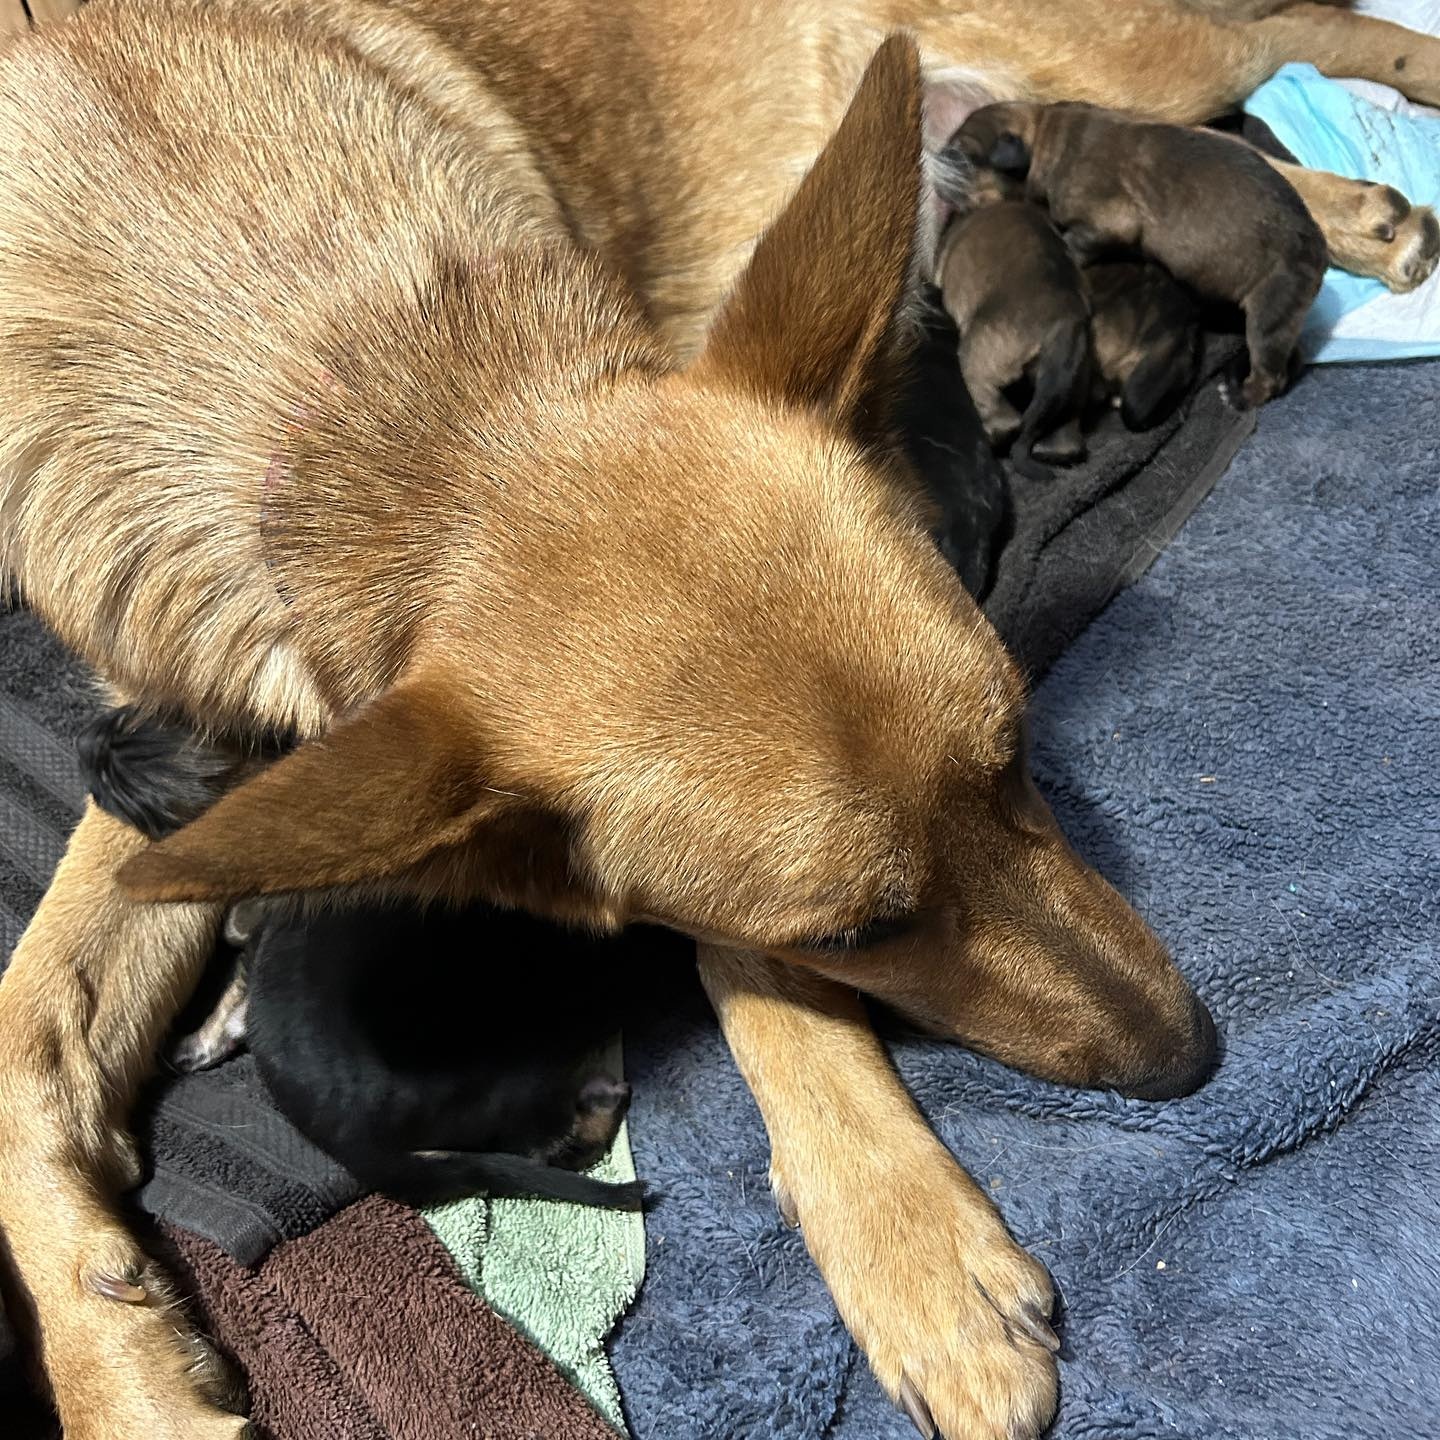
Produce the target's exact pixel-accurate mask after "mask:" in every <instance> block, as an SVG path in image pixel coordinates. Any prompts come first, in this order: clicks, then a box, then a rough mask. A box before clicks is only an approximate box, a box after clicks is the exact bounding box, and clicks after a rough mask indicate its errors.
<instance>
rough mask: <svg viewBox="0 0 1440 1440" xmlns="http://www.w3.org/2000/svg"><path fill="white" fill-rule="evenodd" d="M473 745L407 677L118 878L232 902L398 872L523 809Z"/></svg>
mask: <svg viewBox="0 0 1440 1440" xmlns="http://www.w3.org/2000/svg"><path fill="white" fill-rule="evenodd" d="M479 751H480V745H479V742H478V737H477V736H475V735H473V734H471V733H469V732H468V730H467V727H466V726H465V725H464V724H463V723H462V721H461V720H460V717H459V716H458V714H457V712H456V709H455V707H454V706H453V703H452V702H451V701H450V700H449V698H448V697H447V695H446V694H445V693H444V692H443V691H442V689H441V687H440V686H438V685H431V684H424V683H414V682H412V683H402V684H400V685H397V686H396V687H395V688H393V689H391V690H389V691H387V692H386V693H385V694H384V695H382V696H381V697H380V698H379V699H378V700H375V701H373V702H371V703H370V704H369V705H367V706H365V707H364V708H363V709H362V710H360V711H359V712H358V713H357V714H356V715H355V716H354V717H353V718H350V719H347V720H345V721H342V722H341V723H340V724H338V725H337V726H336V727H335V728H334V729H333V730H332V731H330V733H329V734H327V735H326V736H324V738H322V739H319V740H313V741H309V742H307V743H306V744H303V745H301V746H300V747H299V748H298V749H297V750H295V751H294V752H292V753H291V754H290V755H288V756H286V757H285V758H284V759H282V760H279V761H277V762H276V763H275V764H274V765H272V766H270V767H269V768H268V769H266V770H264V771H262V772H261V773H260V774H259V775H258V776H256V777H255V779H253V780H251V781H249V782H248V783H246V784H244V785H241V786H240V787H239V788H237V789H236V790H233V791H232V792H231V793H230V794H229V795H226V796H225V797H224V798H223V799H222V800H220V801H219V802H218V803H217V804H216V805H214V806H213V807H212V808H211V809H210V810H207V811H206V812H205V814H203V815H202V816H201V817H200V818H199V819H198V820H196V821H194V823H193V824H190V825H187V826H185V827H184V828H183V829H181V830H177V831H176V832H175V833H174V834H173V835H171V836H169V837H168V838H167V839H165V840H163V841H161V842H160V843H159V844H156V845H152V846H151V847H150V848H149V849H148V850H144V851H142V852H141V853H140V854H139V855H136V856H134V857H133V858H132V859H131V860H130V861H129V862H128V863H127V864H126V865H124V866H123V867H122V868H121V871H120V877H119V878H120V885H121V888H122V889H123V890H124V891H125V892H126V893H127V894H128V895H130V896H132V897H134V898H135V899H141V900H233V899H238V898H240V897H241V896H246V895H267V894H275V893H279V892H285V891H298V890H317V889H324V888H327V887H330V886H336V885H353V884H359V883H361V882H364V881H367V880H374V879H379V878H381V877H383V876H387V875H395V874H397V873H399V872H400V871H403V870H406V869H408V868H409V867H410V866H413V865H415V864H417V863H419V862H420V861H422V860H424V859H425V858H426V857H427V856H429V855H432V854H433V853H434V852H435V851H437V850H440V849H442V848H444V847H446V846H451V845H456V844H458V843H460V842H462V841H465V840H468V839H470V838H471V837H472V836H473V835H475V833H476V832H477V831H479V830H480V829H481V828H482V827H485V826H493V825H496V824H497V823H498V824H502V825H503V824H504V823H505V822H506V821H513V819H514V818H515V815H514V812H516V811H519V810H521V809H522V808H523V802H522V801H521V800H520V799H519V798H518V797H516V796H513V795H509V794H506V793H504V792H502V791H500V790H497V789H492V788H490V787H489V786H487V784H486V783H485V779H484V776H483V774H482V773H481V766H482V763H483V757H482V756H481V755H480V753H479Z"/></svg>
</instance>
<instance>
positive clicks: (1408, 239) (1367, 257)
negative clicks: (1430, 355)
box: [1267, 157, 1440, 294]
mask: <svg viewBox="0 0 1440 1440" xmlns="http://www.w3.org/2000/svg"><path fill="white" fill-rule="evenodd" d="M1267 158H1268V157H1267ZM1270 163H1271V164H1272V165H1273V166H1274V167H1275V169H1277V170H1278V171H1279V172H1280V173H1281V174H1282V175H1283V176H1284V177H1285V178H1286V179H1287V180H1288V181H1289V182H1290V183H1291V184H1292V185H1293V186H1294V187H1295V189H1296V190H1297V191H1298V192H1299V194H1300V198H1301V199H1302V200H1303V201H1304V202H1305V208H1306V209H1307V210H1309V211H1310V213H1311V215H1313V216H1314V217H1315V223H1316V224H1317V225H1319V227H1320V229H1321V230H1322V231H1323V232H1324V235H1325V244H1326V247H1327V248H1328V250H1329V252H1330V263H1331V264H1332V265H1338V266H1340V268H1341V269H1342V270H1349V271H1351V272H1353V273H1354V274H1356V275H1373V276H1374V277H1375V278H1376V279H1378V280H1383V281H1384V282H1385V284H1386V285H1388V286H1389V287H1390V289H1391V290H1394V291H1395V292H1396V293H1397V294H1404V293H1405V292H1407V291H1410V290H1414V289H1416V288H1417V287H1418V286H1420V285H1423V284H1424V283H1425V281H1427V280H1428V279H1429V278H1430V276H1431V275H1432V274H1434V272H1435V267H1436V264H1437V263H1440V221H1437V220H1436V218H1435V212H1434V211H1433V210H1431V209H1430V207H1429V206H1428V205H1411V203H1410V202H1409V201H1408V200H1407V199H1406V198H1405V197H1404V196H1403V195H1402V194H1401V193H1400V192H1399V191H1398V190H1396V189H1395V188H1394V187H1393V186H1390V185H1375V184H1372V183H1370V182H1369V181H1366V180H1350V179H1347V178H1346V177H1345V176H1344V175H1332V174H1331V173H1330V172H1329V171H1327V170H1307V169H1305V168H1304V166H1301V165H1287V164H1285V163H1284V162H1283V161H1280V160H1273V159H1272V160H1271V161H1270Z"/></svg>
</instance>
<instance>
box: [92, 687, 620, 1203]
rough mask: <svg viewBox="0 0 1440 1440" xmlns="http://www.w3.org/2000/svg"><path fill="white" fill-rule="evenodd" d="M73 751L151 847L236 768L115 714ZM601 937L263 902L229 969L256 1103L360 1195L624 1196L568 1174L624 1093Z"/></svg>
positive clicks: (188, 739) (459, 917)
mask: <svg viewBox="0 0 1440 1440" xmlns="http://www.w3.org/2000/svg"><path fill="white" fill-rule="evenodd" d="M279 746H280V742H277V749H278V748H279ZM80 755H81V763H82V767H83V769H84V771H85V774H86V778H87V781H88V783H89V785H90V789H91V793H92V795H93V796H94V797H95V801H96V803H97V804H98V805H100V806H101V808H103V809H105V810H107V811H109V812H110V813H111V814H113V815H116V816H117V817H119V818H120V819H122V820H125V821H127V822H128V823H130V824H131V825H133V826H135V828H137V829H139V830H142V831H144V833H146V834H147V835H149V836H151V838H153V839H159V838H161V837H163V836H164V835H166V834H169V833H170V832H171V831H172V830H174V829H176V828H178V827H179V826H181V825H183V824H185V823H186V822H188V821H189V820H192V819H194V818H195V816H196V815H198V814H199V813H201V812H202V811H203V810H205V809H207V808H208V807H209V806H210V805H211V804H212V803H214V801H215V800H217V799H218V798H219V797H220V795H221V794H222V793H223V792H224V791H225V789H226V788H228V786H229V785H230V784H231V783H232V782H233V780H234V778H235V776H236V775H237V773H238V772H239V771H240V770H241V769H242V768H244V767H246V766H247V765H248V764H251V763H253V760H252V759H251V758H250V757H239V756H236V755H233V754H230V753H228V752H227V751H226V750H225V749H223V748H222V747H221V746H218V745H211V744H207V743H206V742H204V741H202V740H200V739H198V738H197V737H196V736H195V735H194V734H192V733H191V732H189V731H188V730H186V729H184V728H182V727H179V726H174V725H168V724H165V723H163V722H161V721H157V720H154V719H148V718H145V717H143V716H141V715H139V714H138V713H136V712H135V711H133V710H130V709H125V708H122V709H117V710H112V711H108V712H106V713H105V714H103V715H101V716H100V717H99V718H98V719H97V720H96V721H95V722H94V723H93V724H92V725H90V726H89V727H88V728H87V730H86V731H85V733H84V735H83V736H82V738H81V741H80ZM605 948H606V947H605V946H604V945H603V943H601V942H592V941H589V940H587V939H585V938H583V937H581V936H578V935H569V934H566V933H565V932H563V931H560V930H558V929H556V928H555V927H553V926H548V925H544V924H542V923H540V922H538V921H535V920H533V919H531V918H529V917H528V916H525V915H522V914H519V913H517V912H504V911H498V910H495V909H493V908H491V907H489V906H476V907H474V908H471V909H467V910H463V911H452V910H445V909H432V910H430V911H427V912H425V913H424V914H421V913H420V912H418V911H416V910H414V909H412V908H409V907H405V906H400V905H396V904H390V905H370V906H359V905H356V904H355V903H353V902H350V903H349V904H348V905H347V908H346V909H344V910H327V911H321V912H319V913H314V914H311V915H308V916H306V917H303V918H300V917H296V916H292V915H290V914H288V913H287V912H286V911H285V910H284V909H283V908H281V907H278V906H270V907H268V908H267V909H265V910H264V911H263V912H262V918H261V920H260V923H259V926H258V928H257V930H256V932H255V933H254V934H253V935H252V936H250V937H249V944H248V949H247V951H246V954H245V956H244V957H243V960H242V963H243V965H244V967H245V972H246V982H247V983H246V989H247V994H246V999H245V1006H246V1008H245V1017H244V1022H245V1035H246V1039H247V1041H248V1044H249V1047H250V1050H251V1052H252V1054H253V1055H254V1056H255V1060H256V1065H257V1067H258V1069H259V1071H260V1074H261V1076H262V1078H263V1079H264V1081H265V1084H266V1086H267V1088H268V1089H269V1091H270V1093H271V1095H272V1097H273V1098H274V1100H275V1103H276V1105H277V1106H278V1107H279V1108H280V1109H281V1111H283V1112H284V1114H285V1115H286V1116H287V1117H288V1118H289V1119H290V1121H291V1122H292V1123H293V1124H294V1125H295V1126H296V1128H297V1129H299V1130H300V1131H302V1132H303V1133H304V1134H305V1135H307V1136H308V1137H309V1138H310V1139H311V1140H313V1141H314V1142H315V1143H316V1144H317V1145H318V1146H320V1148H321V1149H323V1150H325V1151H326V1152H327V1153H328V1154H330V1155H333V1156H334V1157H335V1158H336V1159H337V1160H339V1161H340V1162H341V1164H343V1165H345V1166H346V1168H347V1169H349V1170H350V1172H351V1173H352V1174H353V1175H354V1176H355V1178H356V1179H357V1180H358V1181H360V1183H361V1184H362V1185H364V1186H366V1187H367V1188H370V1189H374V1190H381V1191H384V1192H385V1193H387V1194H390V1195H394V1196H396V1197H397V1198H399V1199H401V1200H405V1201H408V1202H409V1203H411V1204H417V1205H419V1204H436V1203H439V1202H441V1201H445V1200H453V1199H458V1198H460V1197H462V1196H465V1195H472V1194H476V1193H478V1192H482V1191H483V1192H487V1193H489V1194H492V1195H541V1196H548V1197H550V1198H553V1199H561V1200H572V1201H577V1202H579V1203H582V1204H590V1205H612V1206H633V1205H637V1204H639V1203H640V1201H641V1199H642V1198H643V1187H642V1186H640V1185H638V1184H631V1185H625V1184H609V1183H606V1182H603V1181H599V1180H594V1179H592V1178H590V1177H589V1176H586V1175H580V1174H576V1173H574V1172H576V1171H578V1170H583V1169H586V1168H588V1167H589V1166H590V1165H592V1164H594V1163H595V1161H596V1160H598V1159H599V1158H600V1157H601V1156H602V1155H603V1154H604V1153H605V1151H606V1150H607V1149H608V1148H609V1147H610V1144H611V1142H612V1141H613V1140H614V1138H615V1133H616V1131H617V1130H618V1129H619V1126H620V1122H621V1120H622V1119H623V1118H624V1115H625V1110H626V1108H627V1106H628V1104H629V1097H630V1091H629V1087H628V1086H626V1085H624V1084H621V1083H619V1082H618V1081H616V1080H613V1079H611V1078H610V1077H609V1076H607V1075H606V1074H605V1073H604V1070H603V1067H602V1063H601V1051H602V1050H603V1048H604V1046H605V1044H606V1042H607V1040H608V1038H609V1037H610V1036H611V1035H612V1034H613V1033H614V1032H615V1031H616V1030H617V1029H618V1028H619V1014H618V1005H617V1002H616V1000H615V998H614V971H613V963H612V961H611V959H610V957H609V956H608V955H607V954H605V953H601V952H602V951H604V950H605ZM486 950H489V951H493V953H494V957H495V958H494V961H493V962H492V963H485V962H484V960H483V955H482V957H480V963H477V955H476V952H477V951H482V952H483V951H486ZM227 993H229V994H233V993H234V992H227ZM216 1058H218V1057H216Z"/></svg>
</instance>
